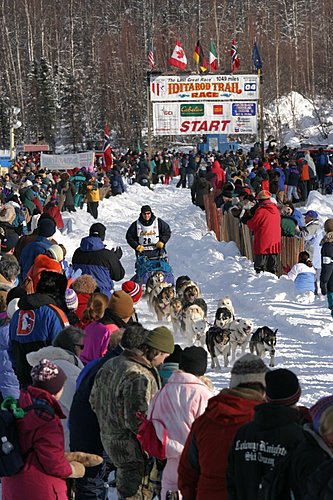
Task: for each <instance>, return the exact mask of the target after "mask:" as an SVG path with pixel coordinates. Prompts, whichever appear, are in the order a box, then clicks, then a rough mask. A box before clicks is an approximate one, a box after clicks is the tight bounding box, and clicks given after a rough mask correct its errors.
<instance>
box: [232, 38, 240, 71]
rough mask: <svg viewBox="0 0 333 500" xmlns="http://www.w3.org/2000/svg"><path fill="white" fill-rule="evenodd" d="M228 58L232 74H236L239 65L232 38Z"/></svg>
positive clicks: (234, 42) (235, 46)
mask: <svg viewBox="0 0 333 500" xmlns="http://www.w3.org/2000/svg"><path fill="white" fill-rule="evenodd" d="M230 56H231V65H232V72H233V73H236V71H237V70H238V68H239V65H240V60H239V57H238V52H237V45H236V40H235V39H234V38H233V39H232V42H231V50H230Z"/></svg>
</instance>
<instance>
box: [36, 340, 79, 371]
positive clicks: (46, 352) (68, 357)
mask: <svg viewBox="0 0 333 500" xmlns="http://www.w3.org/2000/svg"><path fill="white" fill-rule="evenodd" d="M44 358H46V359H49V360H50V361H54V362H55V363H56V362H57V361H60V360H62V361H67V362H68V363H71V364H72V365H75V366H77V367H78V368H79V369H80V370H82V368H83V363H82V361H81V360H80V359H79V358H78V357H77V356H75V354H74V353H73V352H70V351H67V350H66V349H62V348H61V347H54V346H53V345H50V346H47V347H42V349H39V351H33V352H29V353H28V354H27V361H28V363H29V365H30V366H35V365H37V364H38V363H39V362H40V361H41V360H42V359H44Z"/></svg>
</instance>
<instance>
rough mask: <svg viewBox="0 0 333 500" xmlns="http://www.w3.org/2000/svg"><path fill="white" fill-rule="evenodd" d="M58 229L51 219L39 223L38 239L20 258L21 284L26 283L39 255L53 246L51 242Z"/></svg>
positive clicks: (26, 247)
mask: <svg viewBox="0 0 333 500" xmlns="http://www.w3.org/2000/svg"><path fill="white" fill-rule="evenodd" d="M56 229H57V226H56V223H55V221H54V219H53V218H51V217H48V218H45V219H42V220H40V221H39V223H38V226H37V238H35V239H34V241H32V242H31V243H29V244H28V245H26V246H25V247H24V248H23V250H22V253H21V256H20V266H21V276H20V278H21V282H23V281H24V279H25V277H26V275H27V272H28V271H29V269H30V267H31V266H32V264H33V263H34V260H35V258H36V257H37V255H40V254H43V253H45V252H46V250H48V249H49V248H50V246H51V245H52V242H51V241H50V240H51V239H52V236H53V235H54V233H55V232H56Z"/></svg>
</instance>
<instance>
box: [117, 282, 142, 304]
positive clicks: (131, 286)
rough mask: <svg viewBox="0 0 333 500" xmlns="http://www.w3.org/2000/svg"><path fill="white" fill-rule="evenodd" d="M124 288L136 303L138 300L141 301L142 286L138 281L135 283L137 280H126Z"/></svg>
mask: <svg viewBox="0 0 333 500" xmlns="http://www.w3.org/2000/svg"><path fill="white" fill-rule="evenodd" d="M121 288H122V290H123V291H124V292H125V293H127V294H128V295H129V296H130V297H132V300H133V302H134V304H135V303H136V302H139V300H140V299H141V296H142V286H141V285H139V284H138V283H135V281H125V282H124V283H123V284H122V285H121Z"/></svg>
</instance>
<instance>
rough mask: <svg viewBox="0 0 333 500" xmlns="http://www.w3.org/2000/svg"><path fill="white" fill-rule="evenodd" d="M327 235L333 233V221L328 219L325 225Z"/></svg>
mask: <svg viewBox="0 0 333 500" xmlns="http://www.w3.org/2000/svg"><path fill="white" fill-rule="evenodd" d="M324 230H325V233H332V232H333V219H327V220H326V221H325V224H324Z"/></svg>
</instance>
